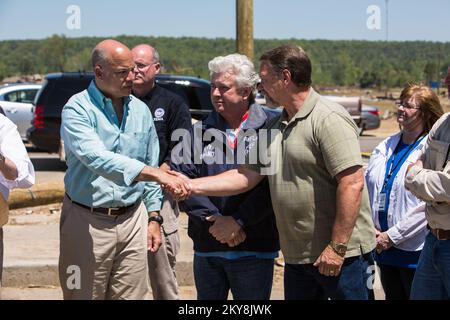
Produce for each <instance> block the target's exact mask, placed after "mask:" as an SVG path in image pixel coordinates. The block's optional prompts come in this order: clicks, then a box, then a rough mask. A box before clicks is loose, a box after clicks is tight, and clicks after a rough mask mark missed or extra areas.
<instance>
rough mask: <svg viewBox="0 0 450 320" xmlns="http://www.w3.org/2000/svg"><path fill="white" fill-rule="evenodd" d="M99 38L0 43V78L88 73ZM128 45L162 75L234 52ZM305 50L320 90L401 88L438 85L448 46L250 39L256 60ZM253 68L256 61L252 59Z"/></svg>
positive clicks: (166, 43)
mask: <svg viewBox="0 0 450 320" xmlns="http://www.w3.org/2000/svg"><path fill="white" fill-rule="evenodd" d="M102 39H103V38H99V37H82V38H67V37H65V36H61V35H53V36H51V37H49V38H46V39H42V40H5V41H0V79H3V78H5V77H9V76H14V75H30V74H36V73H37V74H47V73H51V72H60V71H80V70H90V69H91V65H90V55H91V50H92V49H93V47H94V46H95V44H97V43H98V42H99V41H101V40H102ZM115 39H117V40H118V41H121V42H123V43H124V44H126V45H127V46H129V47H133V46H135V45H137V44H139V43H148V44H151V45H153V46H155V47H156V48H157V49H158V51H159V53H160V55H161V58H162V63H163V66H164V71H165V72H166V73H173V74H183V75H191V76H198V77H202V78H206V79H207V78H208V77H209V75H208V68H207V63H208V61H209V60H211V59H212V58H214V57H215V56H218V55H226V54H229V53H232V52H234V51H235V41H234V40H233V39H225V38H216V39H207V38H194V37H181V38H169V37H143V36H126V35H123V36H118V37H115ZM286 43H289V44H295V45H299V46H301V47H302V48H304V49H305V51H306V52H307V53H308V54H309V56H310V58H311V60H312V64H313V82H314V83H315V84H316V85H320V86H358V87H361V88H370V87H379V88H381V87H402V86H404V85H405V84H406V83H408V82H412V81H414V82H424V83H427V84H428V83H429V82H430V81H440V80H442V78H443V77H444V76H445V74H446V71H447V67H448V65H450V42H445V43H442V42H427V41H408V42H394V41H392V42H391V41H390V42H385V41H360V40H338V41H335V40H299V39H285V40H278V39H269V40H255V57H256V59H257V58H258V57H259V56H260V55H261V54H262V53H263V52H264V51H266V50H268V49H270V48H273V47H276V46H278V45H281V44H286ZM255 63H256V65H258V64H257V61H255Z"/></svg>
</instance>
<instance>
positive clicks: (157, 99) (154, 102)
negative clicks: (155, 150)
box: [140, 84, 192, 225]
mask: <svg viewBox="0 0 450 320" xmlns="http://www.w3.org/2000/svg"><path fill="white" fill-rule="evenodd" d="M140 99H141V100H142V101H144V102H145V103H146V104H147V106H148V107H149V109H150V112H151V113H152V115H153V122H154V124H155V128H156V133H157V134H158V139H159V165H161V164H162V163H163V162H170V152H171V151H172V149H173V147H174V146H175V145H176V144H177V143H178V140H174V141H172V134H173V132H174V131H175V130H177V129H185V130H186V131H189V130H190V129H191V125H192V123H191V112H190V111H189V107H188V106H187V104H186V102H184V100H183V98H181V97H180V96H179V95H177V94H175V93H173V92H171V91H169V90H167V89H165V88H163V87H161V86H159V85H158V84H155V87H154V88H153V89H152V90H151V91H150V92H149V93H148V94H147V95H146V96H145V97H142V98H140ZM166 222H168V221H167V219H165V218H164V225H167V224H166Z"/></svg>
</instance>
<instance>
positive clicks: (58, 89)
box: [27, 72, 213, 153]
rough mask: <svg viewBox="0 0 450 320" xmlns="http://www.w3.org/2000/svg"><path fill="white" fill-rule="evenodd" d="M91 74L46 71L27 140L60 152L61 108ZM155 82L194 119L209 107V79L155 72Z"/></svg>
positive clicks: (85, 83)
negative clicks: (173, 95) (176, 98)
mask: <svg viewBox="0 0 450 320" xmlns="http://www.w3.org/2000/svg"><path fill="white" fill-rule="evenodd" d="M93 78H94V74H93V73H92V72H86V73H85V72H65V73H52V74H48V75H47V76H46V77H45V80H46V81H45V83H44V85H43V86H42V89H41V90H40V91H39V92H38V94H37V95H36V99H35V101H34V105H35V106H34V120H33V123H32V124H33V126H32V127H31V128H30V129H29V130H28V133H27V136H28V141H30V142H31V143H32V144H33V145H34V146H35V147H37V148H39V149H42V150H45V151H48V152H51V153H53V152H60V153H61V151H62V150H61V149H62V148H61V139H60V136H59V129H60V126H61V111H62V108H63V107H64V105H65V104H66V102H67V101H68V100H69V98H70V97H71V96H73V95H74V94H76V93H78V92H81V91H83V90H84V89H86V88H87V87H88V86H89V83H90V82H91V80H92V79H93ZM156 82H157V83H158V84H159V85H161V86H162V87H164V88H166V89H168V90H170V91H173V92H175V93H177V94H179V95H180V96H181V97H182V98H183V99H184V100H185V101H186V103H187V105H188V106H189V108H190V110H191V114H192V118H194V119H196V120H201V119H203V118H205V117H206V116H207V115H208V114H209V113H210V112H211V110H212V109H213V105H212V103H211V100H210V83H209V81H206V80H203V79H199V78H194V77H187V76H175V75H165V74H161V75H157V76H156Z"/></svg>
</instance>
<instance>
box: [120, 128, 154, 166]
mask: <svg viewBox="0 0 450 320" xmlns="http://www.w3.org/2000/svg"><path fill="white" fill-rule="evenodd" d="M149 138H150V136H149V133H148V132H130V133H124V134H123V135H122V136H121V143H120V145H121V148H123V150H121V152H119V153H121V154H123V155H126V156H127V157H129V158H132V159H136V160H139V161H142V162H144V160H145V158H146V157H147V150H148V143H149Z"/></svg>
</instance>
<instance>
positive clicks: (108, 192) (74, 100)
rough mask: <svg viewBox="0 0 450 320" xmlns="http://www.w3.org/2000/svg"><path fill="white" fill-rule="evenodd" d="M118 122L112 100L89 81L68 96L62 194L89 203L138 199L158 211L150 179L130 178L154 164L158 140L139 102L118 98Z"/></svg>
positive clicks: (106, 204)
mask: <svg viewBox="0 0 450 320" xmlns="http://www.w3.org/2000/svg"><path fill="white" fill-rule="evenodd" d="M123 101H124V106H123V118H122V122H121V123H119V120H118V118H117V115H116V112H115V110H114V106H113V104H112V101H111V99H109V98H107V97H105V96H104V95H103V93H101V92H100V90H99V89H98V88H97V86H96V84H95V81H92V82H91V84H90V85H89V88H88V89H87V90H84V91H82V92H80V93H78V94H76V95H74V96H72V97H71V98H70V100H69V101H68V102H67V104H66V105H65V106H64V109H63V112H62V118H61V119H62V123H61V137H62V139H63V141H64V148H65V151H66V161H67V172H66V176H65V178H64V183H65V187H66V192H67V194H68V195H69V196H70V198H71V199H72V200H73V201H76V202H79V203H82V204H84V205H86V206H90V207H105V208H112V207H123V206H129V205H131V204H133V203H135V202H136V201H138V200H139V199H140V198H142V200H143V202H144V204H145V206H146V207H147V210H148V211H158V210H160V209H161V200H162V192H161V188H160V187H159V185H158V184H156V183H154V182H135V181H134V179H135V178H136V177H137V176H138V175H139V173H140V172H141V171H142V169H143V168H144V166H145V165H148V166H152V167H155V168H157V167H158V156H159V144H158V137H157V135H156V131H155V126H154V124H153V120H152V116H151V114H150V112H149V110H148V108H147V106H146V105H145V103H143V102H142V101H140V100H139V99H137V98H136V97H134V96H132V95H130V96H128V97H125V98H124V99H123Z"/></svg>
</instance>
